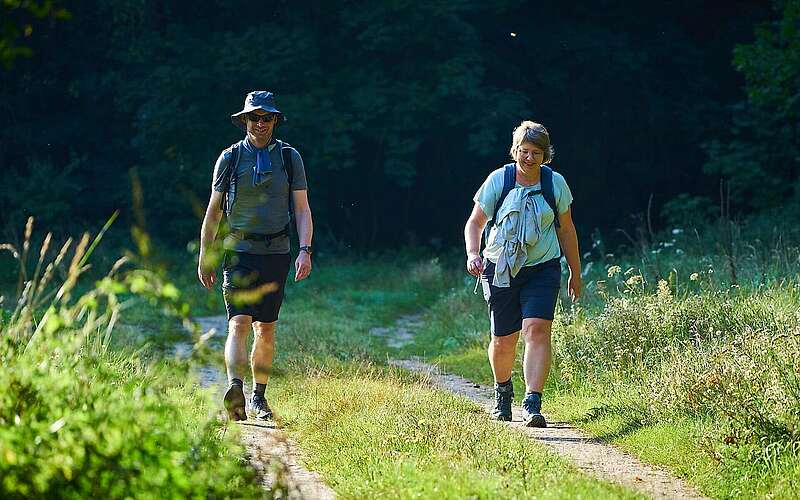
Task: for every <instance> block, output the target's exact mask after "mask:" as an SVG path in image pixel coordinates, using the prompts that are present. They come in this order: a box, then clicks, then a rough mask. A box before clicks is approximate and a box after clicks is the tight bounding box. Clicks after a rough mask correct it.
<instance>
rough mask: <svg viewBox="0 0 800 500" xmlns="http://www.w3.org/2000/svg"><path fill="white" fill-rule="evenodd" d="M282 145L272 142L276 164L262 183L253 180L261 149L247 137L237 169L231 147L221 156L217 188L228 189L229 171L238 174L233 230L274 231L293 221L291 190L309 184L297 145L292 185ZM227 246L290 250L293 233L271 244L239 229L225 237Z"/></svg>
mask: <svg viewBox="0 0 800 500" xmlns="http://www.w3.org/2000/svg"><path fill="white" fill-rule="evenodd" d="M279 145H280V142H279V141H273V142H272V143H271V144H270V145H269V146H268V151H269V158H270V161H271V163H272V167H273V168H272V173H271V176H270V177H271V178H266V179H263V178H261V179H259V182H258V183H254V182H253V175H254V170H255V167H256V164H257V150H256V148H254V147H252V145H251V144H249V142H248V141H247V139H245V140H243V141H242V142H241V143H240V144H239V146H240V147H239V155H240V157H239V162H238V165H236V172H230V171H229V170H228V169H229V168H231V160H232V153H231V148H228V149H226V150H225V151H223V152H222V153H221V154H220V156H219V158H218V159H217V163H216V165H215V167H214V182H213V189H214V190H215V191H218V192H222V193H224V192H227V189H228V186H227V185H226V182H225V180H226V175H229V174H232V175H233V176H235V179H233V180H232V182H233V183H234V186H235V196H234V197H233V199H232V200H230V201H231V202H232V205H231V207H230V214H229V216H228V225H229V226H230V228H231V230H239V231H246V232H248V233H257V234H273V233H277V232H280V231H281V230H283V229H284V228H285V227H286V226H287V224H288V223H289V220H290V216H289V200H290V196H291V191H297V190H304V189H307V188H308V186H307V184H306V175H305V167H304V165H303V159H302V158H301V156H300V153H298V152H297V150H296V149H294V148H291V155H292V156H291V159H292V186H291V188H290V186H289V182H288V177H287V174H286V168H285V166H284V164H283V155H282V154H281V148H280V147H279ZM225 248H226V249H227V250H235V251H237V252H247V253H252V254H261V255H265V254H279V253H287V252H289V236H288V235H284V236H280V237H277V238H274V239H272V240H271V241H270V242H269V244H267V243H266V242H263V241H254V240H248V239H242V238H239V237H237V235H236V233H235V232H232V233H231V234H229V235H228V236H226V238H225Z"/></svg>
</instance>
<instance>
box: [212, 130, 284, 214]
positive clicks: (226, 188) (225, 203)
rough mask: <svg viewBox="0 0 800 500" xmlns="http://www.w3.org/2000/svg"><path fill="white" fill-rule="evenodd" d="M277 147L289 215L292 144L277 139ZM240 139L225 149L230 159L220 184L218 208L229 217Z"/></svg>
mask: <svg viewBox="0 0 800 500" xmlns="http://www.w3.org/2000/svg"><path fill="white" fill-rule="evenodd" d="M277 142H278V147H280V148H281V159H282V160H283V169H284V171H285V172H286V180H287V181H288V182H289V215H290V216H292V215H293V211H294V210H293V209H294V207H293V206H292V194H291V191H292V181H293V180H294V164H293V162H292V146H290V145H289V143H288V142H283V141H277ZM241 148H242V141H239V142H236V143H234V144H231V146H230V147H229V148H228V149H227V150H226V152H228V151H230V155H231V156H230V160H228V166H227V167H225V170H224V171H223V173H222V180H221V182H220V186H221V187H222V188H223V189H222V200H221V202H220V207H219V208H220V209H221V210H222V211H223V213H224V214H225V216H226V217H230V215H231V208H232V207H233V201H234V198H235V197H236V176H235V174H236V170H237V169H238V168H239V159H240V157H241Z"/></svg>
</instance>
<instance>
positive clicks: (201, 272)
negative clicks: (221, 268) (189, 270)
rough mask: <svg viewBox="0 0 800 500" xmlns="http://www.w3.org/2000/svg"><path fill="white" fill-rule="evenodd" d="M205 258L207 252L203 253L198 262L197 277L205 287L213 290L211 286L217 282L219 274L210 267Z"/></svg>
mask: <svg viewBox="0 0 800 500" xmlns="http://www.w3.org/2000/svg"><path fill="white" fill-rule="evenodd" d="M205 260H206V256H205V254H202V253H201V254H200V259H199V260H198V262H197V278H198V279H199V280H200V283H202V284H203V286H204V287H206V288H208V289H209V290H211V288H213V286H214V283H216V282H217V276H216V273H214V269H213V268H209V267H208V264H206V263H205Z"/></svg>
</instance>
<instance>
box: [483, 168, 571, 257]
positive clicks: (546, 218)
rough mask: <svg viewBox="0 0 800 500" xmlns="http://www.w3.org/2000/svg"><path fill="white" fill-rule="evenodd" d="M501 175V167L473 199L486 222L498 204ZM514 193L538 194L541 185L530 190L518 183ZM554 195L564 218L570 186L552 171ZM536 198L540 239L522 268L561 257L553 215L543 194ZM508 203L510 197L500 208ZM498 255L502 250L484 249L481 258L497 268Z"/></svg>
mask: <svg viewBox="0 0 800 500" xmlns="http://www.w3.org/2000/svg"><path fill="white" fill-rule="evenodd" d="M504 175H505V167H500V168H498V169H497V170H495V171H494V172H492V173H491V174H489V177H487V178H486V180H485V181H484V182H483V184H482V185H481V187H480V189H478V192H477V193H475V197H474V198H473V201H475V202H476V203H478V204H479V205H480V206H481V210H483V213H485V214H486V216H487V217H488V218H489V219H492V218H493V217H494V206H495V205H496V204H497V200H498V199H499V198H500V195H501V194H502V193H503V178H504ZM514 189H523V190H525V191H537V190H539V189H541V183H536V184H533V185H532V186H523V185H522V184H520V183H516V184H515V186H514ZM553 195H554V196H555V198H556V206H557V207H558V213H559V214H563V213H564V212H566V211H567V209H569V206H570V205H571V204H572V192H571V191H570V190H569V186H567V181H566V180H564V176H563V175H561V174H559V173H558V172H556V171H555V170H554V171H553ZM535 196H536V197H540V198H539V201H540V202H541V203H539V206H540V207H541V210H540V220H539V227H541V228H542V235H541V237H540V238H539V240H538V241H537V242H536V243H535V244H534V245H532V246H530V247H528V258H527V260H526V261H525V264H523V266H535V265H536V264H541V263H542V262H547V261H548V260H551V259H555V258H557V257H559V256H560V255H561V249H560V247H559V246H558V235H556V226H555V224H553V222H554V220H555V214H554V213H553V210H552V209H551V208H550V205H548V204H547V201H546V200H545V199H544V195H543V194H541V193H539V194H537V195H535ZM509 199H511V196H507V197H506V199H505V200H504V201H503V204H505V203H507V202H508V200H509ZM492 223H493V222H492ZM495 230H496V229H495V228H494V227H492V230H491V232H490V233H489V241H490V242H491V241H494V233H495ZM501 251H502V248H497V249H491V248H487V249H484V251H483V256H484V258H486V259H488V260H490V261H491V262H494V263H495V264H496V263H497V259H498V258H499V257H500V252H501Z"/></svg>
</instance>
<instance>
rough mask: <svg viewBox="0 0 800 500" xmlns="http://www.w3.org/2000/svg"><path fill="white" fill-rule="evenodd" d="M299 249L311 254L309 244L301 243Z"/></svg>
mask: <svg viewBox="0 0 800 500" xmlns="http://www.w3.org/2000/svg"><path fill="white" fill-rule="evenodd" d="M299 250H300V251H301V252H305V253H307V254H308V255H311V254H312V253H313V250H311V245H303V246H301V247H300V249H299Z"/></svg>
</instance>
